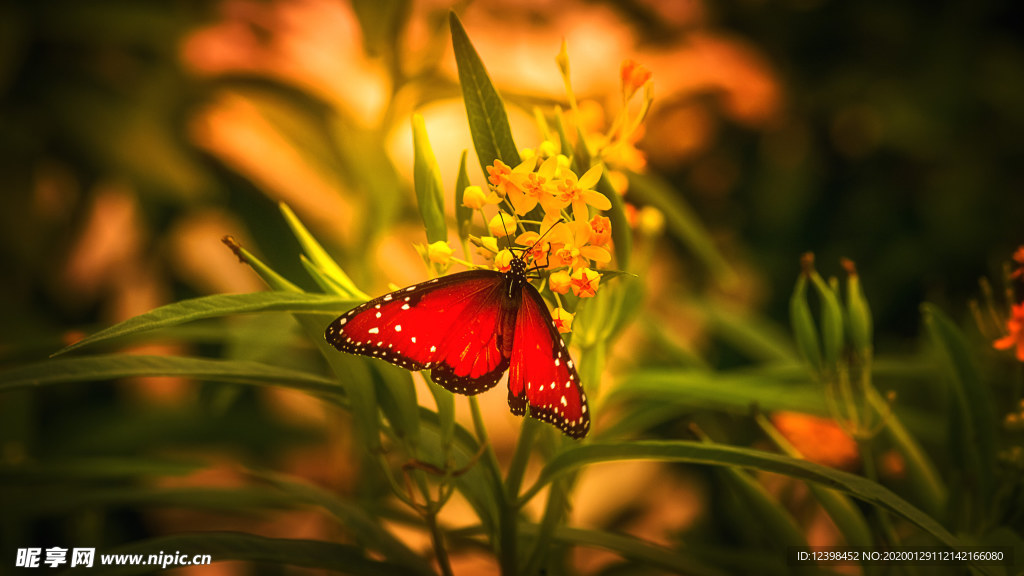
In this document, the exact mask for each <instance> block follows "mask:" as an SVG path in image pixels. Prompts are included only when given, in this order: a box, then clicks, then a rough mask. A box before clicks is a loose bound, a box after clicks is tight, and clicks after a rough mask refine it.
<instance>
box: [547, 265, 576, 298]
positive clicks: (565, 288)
mask: <svg viewBox="0 0 1024 576" xmlns="http://www.w3.org/2000/svg"><path fill="white" fill-rule="evenodd" d="M571 284H572V278H571V277H570V276H569V273H568V272H566V271H565V270H559V271H558V272H554V273H552V274H551V276H548V288H550V289H551V291H552V292H557V293H558V294H568V293H569V286H570V285H571Z"/></svg>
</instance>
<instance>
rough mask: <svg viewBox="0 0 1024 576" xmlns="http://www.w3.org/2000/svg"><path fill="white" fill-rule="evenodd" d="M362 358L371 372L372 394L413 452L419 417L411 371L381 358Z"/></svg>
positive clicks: (416, 441)
mask: <svg viewBox="0 0 1024 576" xmlns="http://www.w3.org/2000/svg"><path fill="white" fill-rule="evenodd" d="M364 362H366V364H367V365H368V366H369V367H370V370H371V372H372V374H373V383H374V386H375V387H376V396H377V399H378V400H379V401H380V407H381V410H383V412H384V415H385V416H386V417H387V419H388V422H390V423H391V428H392V429H393V430H394V431H395V433H396V434H397V435H398V437H399V438H400V439H402V440H405V441H406V442H407V443H408V445H409V448H410V452H412V453H415V449H416V447H417V446H418V445H419V440H420V417H419V403H418V402H417V400H416V387H415V386H414V385H413V382H412V374H411V373H410V372H409V371H408V370H403V369H402V368H399V367H397V366H392V365H390V364H387V363H385V362H375V361H373V359H367V360H364Z"/></svg>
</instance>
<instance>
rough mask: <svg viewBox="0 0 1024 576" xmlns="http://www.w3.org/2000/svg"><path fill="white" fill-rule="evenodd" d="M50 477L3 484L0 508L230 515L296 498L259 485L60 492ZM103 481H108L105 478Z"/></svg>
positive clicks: (278, 506) (255, 512)
mask: <svg viewBox="0 0 1024 576" xmlns="http://www.w3.org/2000/svg"><path fill="white" fill-rule="evenodd" d="M58 478H59V480H58V479H57V478H55V477H50V478H49V479H48V480H50V482H46V481H45V479H44V480H43V481H42V482H39V483H37V484H35V485H26V486H19V487H8V488H5V489H6V490H8V491H9V495H11V496H16V497H14V498H10V499H9V503H8V504H7V506H6V507H5V509H4V511H5V512H10V513H13V514H17V515H19V516H53V515H64V516H66V515H68V514H72V513H74V512H78V511H82V510H88V509H91V508H95V507H97V506H105V507H115V506H117V507H128V506H131V507H136V508H137V507H159V508H175V509H188V510H205V511H216V512H219V513H222V514H232V515H235V516H248V517H253V516H260V515H264V516H265V511H267V510H291V509H295V508H296V507H297V506H298V505H299V504H301V503H300V502H297V501H296V500H295V499H294V498H292V497H291V496H289V495H287V494H284V493H282V492H280V491H276V490H268V489H267V488H264V487H251V486H235V487H232V488H228V489H225V488H206V487H186V488H154V487H151V486H126V485H115V486H110V485H105V486H94V485H76V486H75V489H74V490H60V489H58V488H57V487H56V486H55V485H54V481H55V480H56V481H58V482H66V480H67V479H66V478H60V477H58ZM108 482H109V480H108Z"/></svg>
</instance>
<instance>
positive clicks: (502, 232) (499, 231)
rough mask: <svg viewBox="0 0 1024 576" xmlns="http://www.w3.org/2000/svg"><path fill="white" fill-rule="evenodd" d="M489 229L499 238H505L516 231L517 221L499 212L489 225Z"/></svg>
mask: <svg viewBox="0 0 1024 576" xmlns="http://www.w3.org/2000/svg"><path fill="white" fill-rule="evenodd" d="M487 229H488V230H490V231H491V234H492V235H494V236H495V237H498V238H504V237H505V236H508V235H509V234H511V233H513V232H515V231H516V220H515V218H513V217H512V216H509V215H508V214H505V213H504V212H498V213H497V214H496V215H495V216H494V218H491V221H490V222H488V223H487Z"/></svg>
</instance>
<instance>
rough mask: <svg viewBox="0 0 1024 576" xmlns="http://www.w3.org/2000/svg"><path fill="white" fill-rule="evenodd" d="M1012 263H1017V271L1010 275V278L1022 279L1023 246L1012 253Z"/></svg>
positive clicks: (1023, 272) (1023, 269)
mask: <svg viewBox="0 0 1024 576" xmlns="http://www.w3.org/2000/svg"><path fill="white" fill-rule="evenodd" d="M1013 261H1014V262H1016V263H1017V265H1018V266H1017V269H1016V270H1014V271H1013V273H1011V274H1010V278H1022V277H1024V246H1021V247H1019V248H1017V251H1016V252H1014V253H1013Z"/></svg>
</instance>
